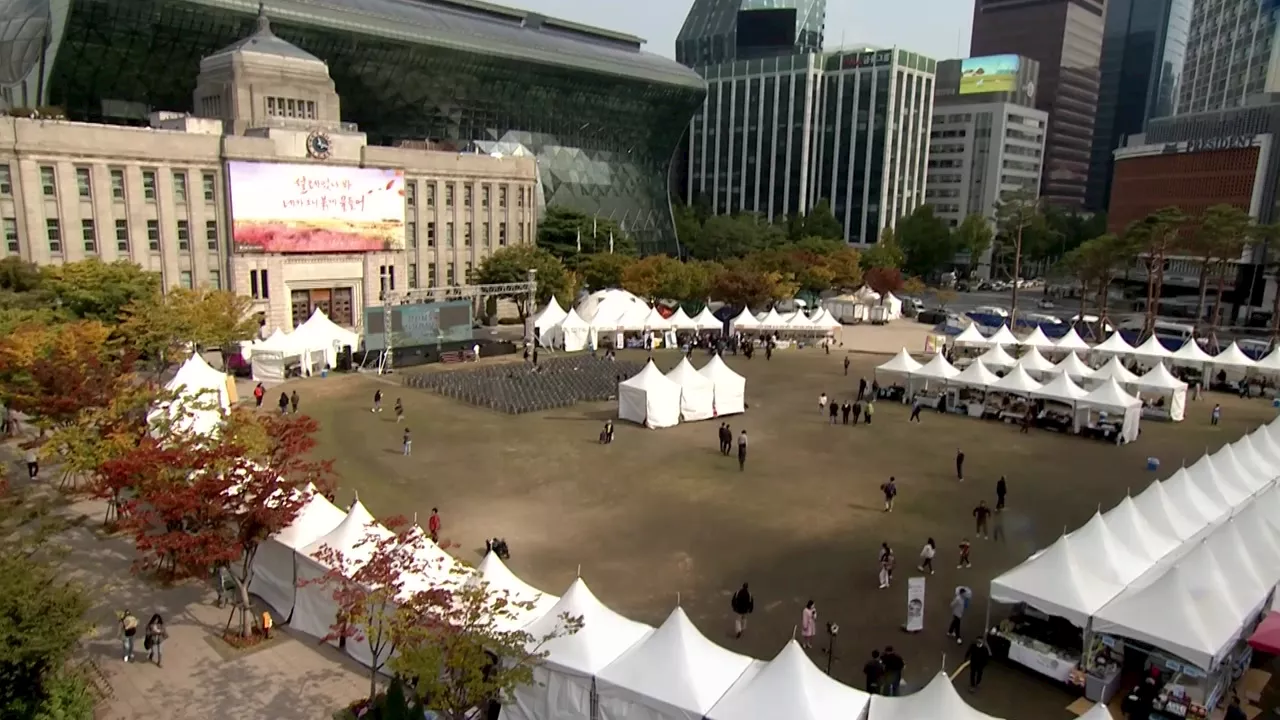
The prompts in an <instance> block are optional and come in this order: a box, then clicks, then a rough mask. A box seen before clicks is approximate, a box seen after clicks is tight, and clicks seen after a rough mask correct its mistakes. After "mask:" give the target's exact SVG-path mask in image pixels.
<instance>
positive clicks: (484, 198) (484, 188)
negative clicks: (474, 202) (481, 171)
mask: <svg viewBox="0 0 1280 720" xmlns="http://www.w3.org/2000/svg"><path fill="white" fill-rule="evenodd" d="M480 207H482V208H487V207H489V186H488V185H481V186H480Z"/></svg>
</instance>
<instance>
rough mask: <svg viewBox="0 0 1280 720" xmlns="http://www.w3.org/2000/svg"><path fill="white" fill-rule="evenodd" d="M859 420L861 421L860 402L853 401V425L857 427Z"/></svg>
mask: <svg viewBox="0 0 1280 720" xmlns="http://www.w3.org/2000/svg"><path fill="white" fill-rule="evenodd" d="M861 419H862V401H861V400H855V401H854V402H853V424H854V425H857V424H858V421H859V420H861Z"/></svg>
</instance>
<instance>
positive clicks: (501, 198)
mask: <svg viewBox="0 0 1280 720" xmlns="http://www.w3.org/2000/svg"><path fill="white" fill-rule="evenodd" d="M506 206H507V186H506V185H499V186H498V207H500V208H504V207H506Z"/></svg>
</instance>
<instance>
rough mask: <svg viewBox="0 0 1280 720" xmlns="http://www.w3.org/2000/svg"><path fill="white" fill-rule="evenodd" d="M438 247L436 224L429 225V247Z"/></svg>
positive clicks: (430, 223)
mask: <svg viewBox="0 0 1280 720" xmlns="http://www.w3.org/2000/svg"><path fill="white" fill-rule="evenodd" d="M435 246H436V224H435V223H434V222H429V223H427V247H435Z"/></svg>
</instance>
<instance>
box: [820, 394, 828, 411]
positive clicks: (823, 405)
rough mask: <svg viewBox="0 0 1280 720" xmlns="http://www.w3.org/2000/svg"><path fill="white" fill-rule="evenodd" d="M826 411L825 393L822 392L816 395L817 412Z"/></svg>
mask: <svg viewBox="0 0 1280 720" xmlns="http://www.w3.org/2000/svg"><path fill="white" fill-rule="evenodd" d="M826 412H827V394H826V393H822V394H821V395H819V396H818V414H819V415H822V414H824V413H826Z"/></svg>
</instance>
